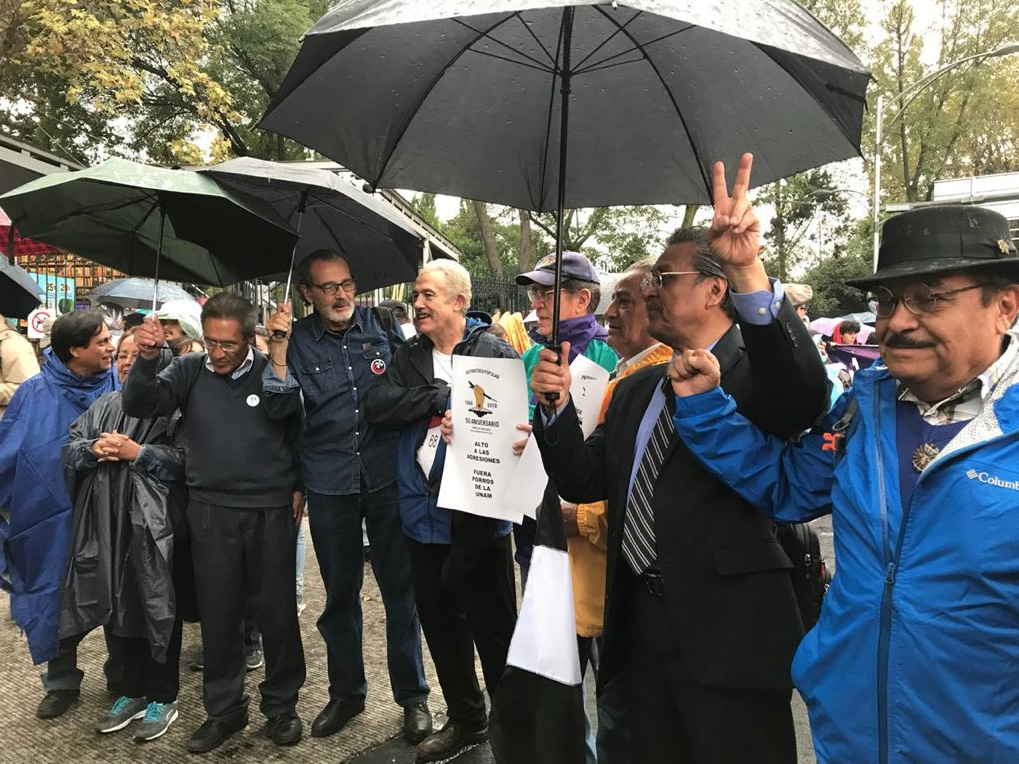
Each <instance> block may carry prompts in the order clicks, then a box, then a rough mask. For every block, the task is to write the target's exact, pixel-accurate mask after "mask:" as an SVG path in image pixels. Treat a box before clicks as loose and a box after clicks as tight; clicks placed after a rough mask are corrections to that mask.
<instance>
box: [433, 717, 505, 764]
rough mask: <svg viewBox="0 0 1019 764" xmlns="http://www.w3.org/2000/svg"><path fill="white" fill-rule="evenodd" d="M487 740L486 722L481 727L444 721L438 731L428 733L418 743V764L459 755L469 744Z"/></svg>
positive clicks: (472, 744) (473, 744)
mask: <svg viewBox="0 0 1019 764" xmlns="http://www.w3.org/2000/svg"><path fill="white" fill-rule="evenodd" d="M486 740H488V724H484V725H483V726H481V727H465V726H464V725H462V724H454V723H453V722H446V725H445V726H444V727H443V728H442V729H441V730H439V731H438V732H436V733H434V734H432V735H429V736H428V737H426V738H425V739H424V740H422V741H421V743H420V744H419V745H418V749H417V759H416V761H417V762H418V764H424V762H429V761H445V760H446V759H451V758H453V757H454V756H459V755H460V754H461V753H463V752H464V751H466V750H467V749H468V748H470V747H471V746H475V745H477V744H478V743H484V742H485V741H486Z"/></svg>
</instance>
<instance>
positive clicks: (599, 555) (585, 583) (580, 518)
mask: <svg viewBox="0 0 1019 764" xmlns="http://www.w3.org/2000/svg"><path fill="white" fill-rule="evenodd" d="M671 360H672V348H670V347H667V346H666V345H663V344H661V343H658V344H657V345H655V346H654V347H653V348H652V349H651V351H650V352H649V353H648V354H647V355H645V356H644V357H643V358H641V359H640V360H638V361H636V362H634V363H633V365H631V366H627V367H626V368H625V369H623V371H621V372H620V373H619V376H618V377H616V378H615V379H613V380H612V381H611V382H609V386H608V387H607V388H606V389H605V398H604V400H603V401H602V408H601V414H600V415H599V417H598V422H599V423H601V422H602V421H603V420H604V419H605V412H606V410H608V407H609V401H610V400H612V393H613V392H614V391H615V389H616V384H617V383H618V382H619V380H621V379H622V378H623V377H627V376H629V375H630V374H633V373H634V372H636V371H640V370H641V369H644V368H646V367H648V366H655V365H656V364H661V363H668V362H669V361H671ZM606 508H607V505H606V502H604V501H599V502H596V503H594V504H581V505H580V506H578V507H577V528H578V529H579V530H580V535H579V536H571V537H570V538H569V539H567V545H568V547H569V553H570V571H571V573H572V577H573V610H574V614H575V616H576V620H577V634H579V635H580V636H582V637H599V636H601V633H602V628H603V623H604V620H605V575H606V573H605V570H606V564H607V563H606V555H605V550H606V549H607V547H608V536H609V530H608V527H609V523H608V516H607V513H606Z"/></svg>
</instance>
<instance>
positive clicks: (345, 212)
mask: <svg viewBox="0 0 1019 764" xmlns="http://www.w3.org/2000/svg"><path fill="white" fill-rule="evenodd" d="M202 172H205V173H208V174H209V175H211V176H212V177H214V178H215V179H216V181H217V182H218V183H219V184H220V185H222V186H225V187H226V188H228V189H231V190H234V191H239V192H241V193H244V194H245V195H249V196H255V197H258V198H259V199H262V200H263V201H265V202H268V204H269V205H271V206H272V208H273V209H274V210H275V211H276V212H277V213H278V214H279V215H280V217H282V218H283V219H284V220H286V221H287V222H288V223H290V225H291V226H292V227H293V228H294V229H296V230H297V232H298V233H299V234H300V236H301V238H300V239H299V240H298V242H297V248H296V252H295V259H296V261H297V262H300V261H301V260H302V259H303V258H304V257H305V256H306V255H308V254H309V253H311V252H314V251H315V250H316V249H334V250H337V251H338V252H340V253H341V254H342V255H343V256H344V257H345V258H346V259H347V262H348V263H349V264H350V268H351V271H352V273H353V274H354V278H355V279H356V281H357V287H358V290H360V291H366V290H369V289H375V288H376V287H383V286H389V285H391V284H399V283H403V282H405V281H412V280H413V279H414V276H415V274H416V273H417V269H418V265H419V264H420V262H421V251H422V244H421V237H420V235H419V234H418V233H417V232H416V231H415V230H414V229H413V228H411V227H410V225H408V224H407V223H406V222H405V221H404V220H403V219H402V217H401V216H400V215H399V214H398V213H396V212H395V211H393V210H392V209H391V208H390V207H389V206H388V205H387V204H386V203H385V202H383V201H381V200H380V199H377V198H376V197H374V196H372V195H371V194H366V193H365V192H364V191H362V190H361V189H359V188H355V187H354V186H352V185H351V184H350V183H346V182H344V181H343V180H342V179H341V178H339V177H337V175H336V174H335V173H333V172H329V171H327V170H318V169H314V168H309V167H303V166H301V164H300V163H281V162H267V161H265V160H262V159H253V158H249V157H242V158H240V159H231V160H229V161H227V162H223V163H222V164H218V165H216V166H214V167H209V168H207V169H205V170H202ZM285 269H286V265H284V266H282V267H276V268H275V269H274V270H272V271H268V272H266V273H262V274H260V275H261V276H263V277H271V276H276V277H277V279H278V280H283V279H285V278H286V277H287V274H286V272H285ZM280 271H284V272H283V273H282V274H281V273H280Z"/></svg>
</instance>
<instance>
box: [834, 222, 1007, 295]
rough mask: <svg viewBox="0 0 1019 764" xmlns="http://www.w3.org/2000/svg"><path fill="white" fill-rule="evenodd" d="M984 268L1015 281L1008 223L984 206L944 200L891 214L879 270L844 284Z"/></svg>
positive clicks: (863, 285) (865, 284)
mask: <svg viewBox="0 0 1019 764" xmlns="http://www.w3.org/2000/svg"><path fill="white" fill-rule="evenodd" d="M987 270H993V271H994V272H995V273H1000V274H1002V275H1007V276H1012V277H1015V278H1016V280H1017V281H1019V253H1017V251H1016V246H1015V243H1014V242H1013V241H1012V234H1011V233H1010V232H1009V230H1008V221H1007V220H1006V219H1005V217H1004V216H1003V215H1001V214H999V213H997V212H994V211H993V210H989V209H986V208H984V207H975V206H973V205H969V204H952V205H947V204H946V205H936V206H933V207H922V208H920V209H916V210H910V211H909V212H903V213H902V214H901V215H896V216H895V217H893V218H889V219H888V220H887V221H886V222H885V224H884V227H883V228H882V236H881V249H880V251H879V252H878V260H877V270H876V271H875V272H874V273H872V274H871V275H870V276H861V277H860V278H855V279H849V280H848V281H846V284H848V285H849V286H852V287H858V288H860V289H869V288H870V287H872V286H874V285H876V284H881V283H883V282H885V281H891V280H892V279H902V278H912V277H914V276H926V275H934V274H942V273H948V272H950V271H987Z"/></svg>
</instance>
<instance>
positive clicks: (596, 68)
mask: <svg viewBox="0 0 1019 764" xmlns="http://www.w3.org/2000/svg"><path fill="white" fill-rule="evenodd" d="M626 52H627V53H634V52H635V51H631V50H628V51H626ZM613 58H614V57H613ZM605 60H606V61H608V60H609V59H605ZM643 60H644V58H643V57H641V58H631V59H629V60H628V61H616V62H615V63H614V64H596V65H594V66H589V67H588V68H587V69H584V70H582V71H579V72H574V74H575V75H577V76H580V75H582V74H591V73H592V72H601V71H604V70H606V69H613V68H615V67H617V66H627V65H628V64H639V63H640V62H641V61H643Z"/></svg>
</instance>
